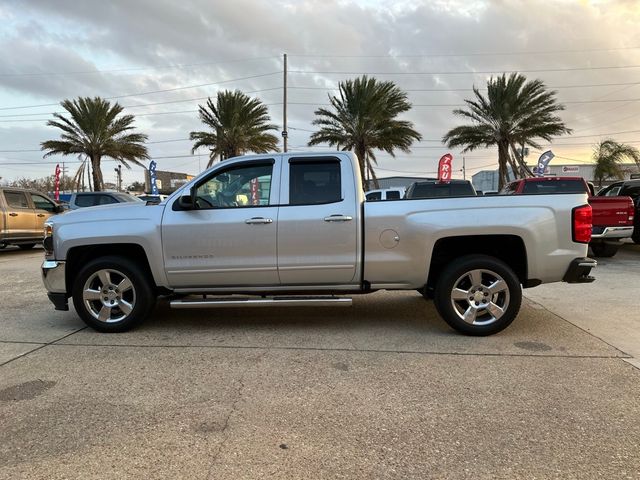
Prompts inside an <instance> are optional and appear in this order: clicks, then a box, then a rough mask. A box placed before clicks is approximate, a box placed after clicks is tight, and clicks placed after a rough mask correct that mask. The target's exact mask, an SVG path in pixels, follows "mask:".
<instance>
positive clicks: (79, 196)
mask: <svg viewBox="0 0 640 480" xmlns="http://www.w3.org/2000/svg"><path fill="white" fill-rule="evenodd" d="M131 202H142V200H140V199H139V198H138V197H134V196H133V195H129V194H128V193H120V192H78V193H72V194H71V197H70V198H69V208H70V209H71V210H76V209H77V208H84V207H95V206H96V205H109V204H111V203H131Z"/></svg>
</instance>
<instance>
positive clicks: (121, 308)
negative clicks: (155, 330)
mask: <svg viewBox="0 0 640 480" xmlns="http://www.w3.org/2000/svg"><path fill="white" fill-rule="evenodd" d="M72 294H73V305H74V306H75V309H76V312H78V315H80V317H81V318H82V320H84V322H85V323H86V324H87V325H89V326H90V327H92V328H94V329H95V330H98V331H100V332H106V333H115V332H124V331H127V330H130V329H131V328H133V327H135V326H137V325H139V324H140V323H141V322H142V321H143V320H144V319H145V318H146V317H147V316H148V315H149V312H150V311H151V309H152V308H153V306H154V304H155V294H154V291H153V288H152V285H151V281H150V280H149V279H148V277H147V275H145V273H144V271H143V270H142V269H141V268H140V267H139V266H138V265H137V264H136V263H135V262H132V261H131V260H129V259H127V258H124V257H118V256H108V257H102V258H98V259H96V260H93V261H91V262H89V263H88V264H87V265H86V266H85V267H84V268H83V269H82V270H81V271H80V273H79V274H78V276H77V277H76V280H75V282H74V284H73V288H72Z"/></svg>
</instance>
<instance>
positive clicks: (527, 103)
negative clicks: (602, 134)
mask: <svg viewBox="0 0 640 480" xmlns="http://www.w3.org/2000/svg"><path fill="white" fill-rule="evenodd" d="M487 88H488V91H487V96H486V97H485V96H483V95H482V94H481V93H480V91H479V90H478V89H477V88H476V87H475V86H474V87H473V93H474V94H475V99H474V100H465V103H466V104H467V109H456V110H454V111H453V113H454V114H455V115H458V116H461V117H464V118H467V119H469V120H471V124H470V125H462V126H459V127H455V128H453V129H451V130H449V132H447V133H446V134H445V136H444V137H443V139H442V141H443V142H444V143H446V144H447V146H448V147H449V148H454V147H462V146H464V147H465V148H464V149H463V150H462V152H463V153H465V152H470V151H472V150H475V149H477V148H489V147H492V146H497V147H498V167H499V188H502V187H503V185H504V184H505V183H507V181H508V173H507V169H508V166H511V168H512V170H513V172H514V173H515V174H516V175H519V176H522V177H524V176H527V175H531V170H530V169H529V167H527V165H526V164H525V162H524V157H523V155H521V154H520V153H518V147H520V148H523V149H524V147H525V145H530V146H532V147H535V148H541V146H540V145H539V144H538V143H537V142H536V140H535V139H537V138H540V139H543V140H545V141H547V142H550V141H551V139H552V137H554V136H558V135H564V134H568V133H571V130H570V129H569V128H567V127H566V126H565V124H564V123H563V121H562V120H561V119H560V117H558V116H557V115H555V114H556V112H558V111H560V110H564V106H563V105H561V104H559V103H558V102H557V101H556V98H555V96H556V92H555V91H550V90H547V88H546V86H545V84H544V83H543V82H542V80H527V79H526V77H525V76H523V75H521V74H519V73H512V74H511V75H509V76H507V75H506V74H502V75H500V76H499V77H497V78H493V77H492V78H491V79H490V80H489V81H488V82H487ZM510 151H511V152H510Z"/></svg>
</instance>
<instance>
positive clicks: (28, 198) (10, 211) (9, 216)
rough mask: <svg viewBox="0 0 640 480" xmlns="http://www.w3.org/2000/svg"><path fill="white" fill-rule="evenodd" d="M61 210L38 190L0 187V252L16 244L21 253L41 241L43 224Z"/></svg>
mask: <svg viewBox="0 0 640 480" xmlns="http://www.w3.org/2000/svg"><path fill="white" fill-rule="evenodd" d="M62 210H63V209H62V207H61V206H60V205H58V204H56V203H55V202H54V201H53V200H51V199H50V198H49V197H47V196H46V195H45V194H43V193H40V192H37V191H35V190H29V189H24V188H15V187H0V249H2V248H5V247H6V246H7V245H17V246H18V247H19V248H21V249H22V250H29V249H31V248H33V247H35V245H36V243H41V242H42V230H43V227H44V222H45V220H47V219H48V218H49V217H50V216H51V215H55V214H56V213H61V212H62Z"/></svg>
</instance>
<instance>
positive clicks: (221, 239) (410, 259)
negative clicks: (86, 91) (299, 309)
mask: <svg viewBox="0 0 640 480" xmlns="http://www.w3.org/2000/svg"><path fill="white" fill-rule="evenodd" d="M359 172H360V170H359V168H358V161H357V159H356V157H355V156H354V155H353V154H351V153H347V152H331V153H309V154H302V153H284V154H271V155H257V156H245V157H239V158H234V159H229V160H225V161H224V162H221V163H219V164H217V165H215V166H213V167H212V168H210V169H208V170H207V171H205V172H204V173H202V174H201V175H200V176H198V177H197V178H195V179H193V180H192V181H190V182H189V183H188V184H187V185H185V186H183V187H182V188H180V189H179V190H177V191H176V192H174V193H173V194H172V195H171V196H170V197H169V198H168V199H167V200H166V201H164V202H161V203H160V204H159V205H144V204H141V205H136V204H120V205H109V206H102V207H91V208H86V209H80V210H76V211H73V212H70V213H68V214H65V215H63V216H60V217H56V218H53V219H52V220H51V221H50V222H48V223H47V226H46V236H45V241H44V246H45V255H46V257H45V261H44V263H43V265H42V274H43V279H44V284H45V286H46V288H47V290H48V292H49V293H48V295H49V298H50V300H51V301H52V302H53V304H54V306H55V308H56V309H59V310H66V309H68V298H69V297H71V298H72V299H73V304H74V306H75V309H76V312H77V313H78V315H80V317H81V318H82V319H83V320H84V321H85V322H86V323H87V324H88V325H90V326H91V327H93V328H95V329H97V330H99V331H102V332H119V331H124V330H127V329H130V328H132V327H134V326H136V325H138V324H139V323H140V322H141V321H143V320H144V319H145V318H146V317H148V316H149V314H150V312H151V309H152V308H153V306H154V304H155V300H156V297H157V296H158V295H163V296H167V297H168V298H169V301H170V305H171V307H173V308H215V307H224V308H231V307H243V308H249V307H262V306H304V305H307V306H332V305H333V306H345V305H350V304H351V296H352V295H355V294H368V293H373V292H376V291H378V290H418V291H420V292H421V293H422V294H423V295H424V296H425V297H427V298H433V300H434V302H435V306H436V309H437V311H438V312H439V314H440V315H441V316H442V318H443V319H444V320H445V321H446V322H447V323H448V324H449V325H450V326H451V327H453V328H454V329H456V330H458V331H459V332H462V333H465V334H469V335H489V334H493V333H496V332H499V331H501V330H502V329H504V328H506V327H507V326H508V325H509V324H510V323H511V322H512V321H513V320H514V318H515V317H516V315H517V314H518V311H519V309H520V304H521V299H522V287H524V288H529V287H534V286H536V285H539V284H541V283H548V282H559V281H565V282H574V283H580V282H591V281H593V280H594V278H593V277H592V276H590V275H589V273H590V271H591V269H592V268H593V267H594V266H595V265H596V262H595V261H594V260H592V259H590V258H587V245H588V243H589V240H590V239H591V207H590V206H589V205H588V203H587V195H586V194H585V193H570V194H555V195H538V196H524V195H523V196H510V197H500V196H494V197H447V198H432V199H416V200H410V199H406V200H397V201H389V202H365V201H364V199H365V197H364V192H363V190H362V188H361V185H362V181H361V178H360V173H359Z"/></svg>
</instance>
